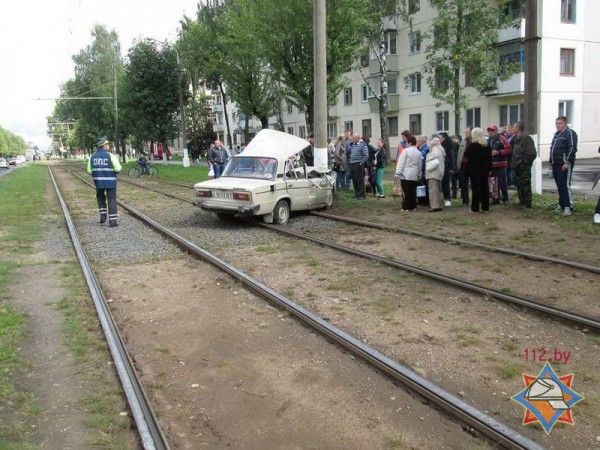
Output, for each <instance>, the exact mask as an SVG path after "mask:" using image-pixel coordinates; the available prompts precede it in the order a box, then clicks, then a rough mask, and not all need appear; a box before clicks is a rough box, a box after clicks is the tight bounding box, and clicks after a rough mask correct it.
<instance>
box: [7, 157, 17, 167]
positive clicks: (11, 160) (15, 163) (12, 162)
mask: <svg viewBox="0 0 600 450" xmlns="http://www.w3.org/2000/svg"><path fill="white" fill-rule="evenodd" d="M8 163H9V164H10V165H11V166H16V165H17V157H16V156H13V157H12V158H10V159H9V160H8Z"/></svg>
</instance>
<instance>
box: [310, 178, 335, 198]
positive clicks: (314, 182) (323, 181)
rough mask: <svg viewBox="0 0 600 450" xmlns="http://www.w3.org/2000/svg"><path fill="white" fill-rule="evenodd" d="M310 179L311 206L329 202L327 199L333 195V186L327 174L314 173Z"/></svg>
mask: <svg viewBox="0 0 600 450" xmlns="http://www.w3.org/2000/svg"><path fill="white" fill-rule="evenodd" d="M313 174H314V173H313ZM308 181H309V182H310V192H309V200H308V204H309V206H312V205H322V204H324V203H327V199H328V197H329V196H330V195H331V190H332V187H333V186H332V184H331V183H330V182H329V180H328V179H327V176H326V175H325V174H319V175H318V176H314V175H313V176H312V177H309V178H308Z"/></svg>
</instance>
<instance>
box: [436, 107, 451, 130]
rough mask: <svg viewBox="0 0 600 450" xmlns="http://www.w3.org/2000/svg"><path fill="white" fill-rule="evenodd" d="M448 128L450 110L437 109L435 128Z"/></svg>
mask: <svg viewBox="0 0 600 450" xmlns="http://www.w3.org/2000/svg"><path fill="white" fill-rule="evenodd" d="M448 128H450V112H449V111H438V112H436V113H435V129H436V130H437V131H448Z"/></svg>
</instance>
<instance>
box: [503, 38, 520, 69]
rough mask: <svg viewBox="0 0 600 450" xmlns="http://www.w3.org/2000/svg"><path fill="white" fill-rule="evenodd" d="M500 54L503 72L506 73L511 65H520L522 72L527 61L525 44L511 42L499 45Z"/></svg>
mask: <svg viewBox="0 0 600 450" xmlns="http://www.w3.org/2000/svg"><path fill="white" fill-rule="evenodd" d="M498 56H499V59H500V67H502V74H504V73H506V69H507V67H508V66H509V65H516V64H518V65H519V68H520V69H521V72H522V71H523V66H524V63H525V46H524V45H523V43H522V42H520V41H517V42H509V43H507V44H501V45H499V46H498Z"/></svg>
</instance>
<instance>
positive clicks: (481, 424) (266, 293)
mask: <svg viewBox="0 0 600 450" xmlns="http://www.w3.org/2000/svg"><path fill="white" fill-rule="evenodd" d="M74 175H76V174H74ZM76 176H77V175H76ZM79 178H80V179H82V178H81V177H79ZM82 181H84V182H86V183H87V181H85V180H83V179H82ZM87 184H89V183H87ZM190 203H191V202H190ZM119 204H120V206H121V207H122V208H124V209H126V210H127V211H128V212H129V213H130V214H131V215H132V216H134V217H136V218H137V219H139V220H141V221H143V222H144V223H146V224H147V225H149V226H150V227H152V228H153V229H155V230H156V231H158V232H160V233H161V234H164V235H166V236H168V237H170V238H171V239H172V240H173V241H174V242H176V243H177V244H178V245H179V246H180V247H182V248H184V249H185V250H186V251H188V252H189V253H191V254H193V255H195V256H197V257H199V258H201V259H203V260H205V261H207V262H210V263H211V264H213V265H214V266H216V267H218V268H219V269H221V270H223V271H225V272H226V273H228V274H229V275H230V276H232V277H233V278H235V279H237V280H239V281H240V282H242V283H243V284H244V285H246V286H247V287H248V288H249V289H251V290H252V291H254V292H256V293H257V294H259V295H260V296H262V297H264V298H267V299H268V300H270V301H271V302H274V303H275V304H276V305H277V306H278V307H280V308H283V309H285V310H287V311H288V312H289V313H290V314H292V315H293V316H294V317H297V318H298V319H299V320H301V321H302V322H304V323H306V324H307V325H309V326H310V327H311V328H313V329H315V330H317V331H319V332H320V333H322V334H324V335H325V336H327V337H328V338H330V339H332V340H334V341H335V342H337V343H338V344H339V345H341V346H342V347H344V348H345V349H347V350H349V351H351V352H352V353H354V354H356V355H358V356H360V357H361V358H363V359H365V360H366V361H367V362H369V363H370V364H372V365H373V366H374V367H376V368H378V369H380V370H382V371H383V372H385V373H386V374H387V375H388V376H390V377H392V378H393V379H394V380H396V381H398V382H401V383H402V384H403V385H405V386H407V387H409V388H410V389H411V390H414V391H416V392H418V393H419V394H420V395H422V396H423V397H425V398H427V399H429V400H430V401H431V402H433V403H434V404H436V405H437V406H438V407H440V408H442V409H443V410H445V411H447V412H448V413H449V414H451V415H452V416H453V417H457V418H459V419H460V420H461V421H462V422H464V423H466V424H468V425H469V426H471V427H473V428H474V429H476V430H478V431H479V432H481V433H483V434H484V435H486V436H487V437H489V438H490V439H492V440H494V441H495V442H498V443H501V444H502V445H504V446H506V447H509V448H532V449H533V448H541V447H539V445H538V444H536V443H535V442H533V441H531V440H530V439H528V438H526V437H524V436H522V435H520V434H519V433H517V432H516V431H514V430H513V429H511V428H509V427H506V426H505V425H503V424H501V423H500V422H498V421H496V420H495V419H493V418H491V417H490V416H488V415H487V414H485V413H483V412H481V411H479V410H477V409H476V408H474V407H472V406H470V405H469V404H467V403H466V402H465V401H463V400H461V399H460V398H458V397H456V396H454V395H452V394H450V393H448V392H447V391H444V390H443V389H441V388H439V387H438V386H436V385H434V384H433V383H431V382H429V381H428V380H426V379H424V378H423V377H421V376H419V375H418V374H416V373H415V372H413V371H412V370H410V369H408V368H407V367H404V366H402V365H400V364H398V363H397V362H395V361H394V360H392V359H390V358H388V357H386V356H385V355H383V354H381V353H379V352H378V351H377V350H375V349H373V348H371V347H370V346H368V345H366V344H364V343H363V342H362V341H360V340H359V339H357V338H355V337H353V336H351V335H349V334H347V333H345V332H344V331H342V330H340V329H339V328H337V327H335V326H333V325H331V324H330V323H329V322H328V321H326V320H324V319H322V318H320V317H318V316H316V315H315V314H313V313H312V312H310V311H308V310H306V309H305V308H303V307H301V306H300V305H297V304H296V303H294V302H292V301H291V300H289V299H288V298H287V297H285V296H283V295H282V294H280V293H278V292H276V291H274V290H273V289H271V288H270V287H268V286H266V285H264V284H263V283H261V282H260V281H258V280H255V279H254V278H252V277H250V276H248V275H246V274H244V273H243V272H241V271H239V270H238V269H236V268H235V267H233V266H231V265H229V264H228V263H227V262H225V261H223V260H221V259H219V258H217V257H215V256H214V255H212V254H210V253H209V252H207V251H205V250H203V249H201V248H200V247H198V246H197V245H196V244H194V243H193V242H191V241H190V240H188V239H186V238H184V237H182V236H179V235H178V234H176V233H175V232H174V231H172V230H169V229H167V228H165V227H163V226H162V225H160V224H159V223H157V222H156V221H154V220H153V219H151V218H150V217H148V216H146V215H144V214H143V213H141V212H139V211H137V210H135V209H134V208H132V207H131V206H129V205H127V204H125V203H124V202H122V201H119Z"/></svg>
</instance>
